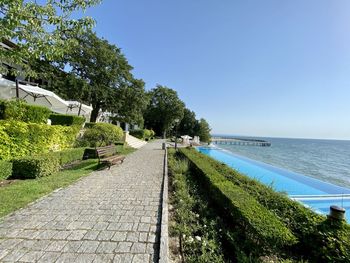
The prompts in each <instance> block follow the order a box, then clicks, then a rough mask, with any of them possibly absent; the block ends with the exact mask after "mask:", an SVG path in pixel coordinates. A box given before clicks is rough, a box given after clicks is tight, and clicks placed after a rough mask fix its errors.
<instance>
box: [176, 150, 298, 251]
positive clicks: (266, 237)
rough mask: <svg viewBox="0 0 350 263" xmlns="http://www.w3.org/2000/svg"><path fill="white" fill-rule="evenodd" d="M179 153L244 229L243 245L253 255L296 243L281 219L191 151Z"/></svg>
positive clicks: (213, 197)
mask: <svg viewBox="0 0 350 263" xmlns="http://www.w3.org/2000/svg"><path fill="white" fill-rule="evenodd" d="M181 153H182V154H183V155H184V156H185V157H186V158H187V159H188V160H189V161H190V164H191V169H192V171H193V172H195V174H197V175H198V176H200V179H201V180H202V181H203V182H204V186H205V187H206V189H207V190H208V193H209V195H210V196H211V198H212V199H213V201H214V203H215V204H216V205H217V207H219V210H221V212H223V211H224V214H225V215H226V216H229V217H230V219H231V220H232V223H233V224H236V225H239V226H240V227H239V228H240V229H244V235H245V237H246V240H245V241H242V242H243V243H249V244H251V245H255V246H256V248H254V249H255V250H256V251H258V250H261V251H267V250H273V251H279V250H280V249H281V248H283V247H290V246H291V245H293V244H295V243H296V242H297V240H296V238H295V236H294V235H293V234H292V233H291V231H290V230H289V229H288V228H287V227H286V226H285V225H284V224H283V223H282V222H281V221H280V219H279V218H278V217H277V216H276V215H274V214H273V213H272V212H270V211H269V210H267V209H266V208H265V207H263V206H262V205H261V204H259V203H258V202H257V201H256V200H255V199H254V197H252V196H251V195H250V194H248V193H246V192H245V191H243V190H242V189H241V188H239V187H237V186H235V185H234V184H233V183H231V182H229V181H228V180H226V178H225V177H224V176H222V175H221V174H220V173H218V172H217V171H216V170H215V169H214V168H213V167H212V166H211V165H209V164H208V163H207V162H206V161H205V160H204V159H202V158H198V156H196V153H195V152H194V151H191V150H187V149H181ZM258 244H259V246H258Z"/></svg>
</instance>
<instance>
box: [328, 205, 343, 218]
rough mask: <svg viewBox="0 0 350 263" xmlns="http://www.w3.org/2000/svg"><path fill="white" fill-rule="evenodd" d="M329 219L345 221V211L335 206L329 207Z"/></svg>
mask: <svg viewBox="0 0 350 263" xmlns="http://www.w3.org/2000/svg"><path fill="white" fill-rule="evenodd" d="M329 217H331V218H332V219H336V220H343V219H345V209H344V208H343V207H339V206H336V205H332V206H331V207H330V213H329Z"/></svg>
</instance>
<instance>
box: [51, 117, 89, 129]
mask: <svg viewBox="0 0 350 263" xmlns="http://www.w3.org/2000/svg"><path fill="white" fill-rule="evenodd" d="M50 120H51V124H52V125H63V126H72V125H76V126H80V127H81V126H82V125H83V124H84V122H85V118H84V117H81V116H75V115H65V114H51V115H50Z"/></svg>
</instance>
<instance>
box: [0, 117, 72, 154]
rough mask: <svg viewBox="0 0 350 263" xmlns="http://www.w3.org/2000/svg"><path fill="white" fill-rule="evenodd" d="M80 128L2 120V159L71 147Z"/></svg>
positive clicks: (0, 152) (0, 149) (0, 130)
mask: <svg viewBox="0 0 350 263" xmlns="http://www.w3.org/2000/svg"><path fill="white" fill-rule="evenodd" d="M78 132H79V128H77V127H75V126H72V127H65V126H50V125H46V124H37V123H25V122H20V121H13V120H9V121H7V120H0V138H1V140H0V160H10V159H12V158H16V157H22V156H27V155H33V154H41V153H47V152H50V151H59V150H63V149H67V148H71V147H72V146H73V145H74V143H75V141H76V136H77V134H78Z"/></svg>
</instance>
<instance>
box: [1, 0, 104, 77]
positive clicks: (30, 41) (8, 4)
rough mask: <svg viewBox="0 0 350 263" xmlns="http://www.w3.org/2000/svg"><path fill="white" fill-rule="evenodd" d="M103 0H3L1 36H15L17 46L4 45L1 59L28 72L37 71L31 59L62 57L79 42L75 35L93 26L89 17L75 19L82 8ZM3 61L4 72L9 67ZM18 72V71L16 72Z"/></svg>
mask: <svg viewBox="0 0 350 263" xmlns="http://www.w3.org/2000/svg"><path fill="white" fill-rule="evenodd" d="M99 2H100V0H47V1H46V4H37V3H36V1H35V2H33V1H23V0H1V1H0V39H7V40H12V41H14V42H15V43H16V47H15V48H14V49H6V48H4V47H3V46H1V47H0V62H2V63H6V64H8V65H16V66H17V67H18V68H20V69H21V71H23V72H26V73H27V75H32V76H33V75H35V72H34V71H32V70H31V69H30V66H29V65H28V64H27V61H28V60H34V59H46V60H49V61H54V60H56V59H58V58H62V57H63V55H64V54H65V53H66V52H67V51H68V50H70V49H74V48H75V47H76V46H77V41H76V39H75V38H74V37H73V36H76V35H79V34H81V33H82V32H84V31H85V30H86V29H88V28H91V27H92V25H93V24H94V21H93V20H92V19H91V18H89V17H84V18H80V19H71V14H72V13H73V12H76V11H78V10H81V9H82V10H85V9H86V8H87V7H89V6H92V5H95V4H97V3H99ZM2 63H0V73H7V68H6V67H5V66H4V65H3V64H2ZM12 73H13V74H16V75H17V74H18V72H12Z"/></svg>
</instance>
